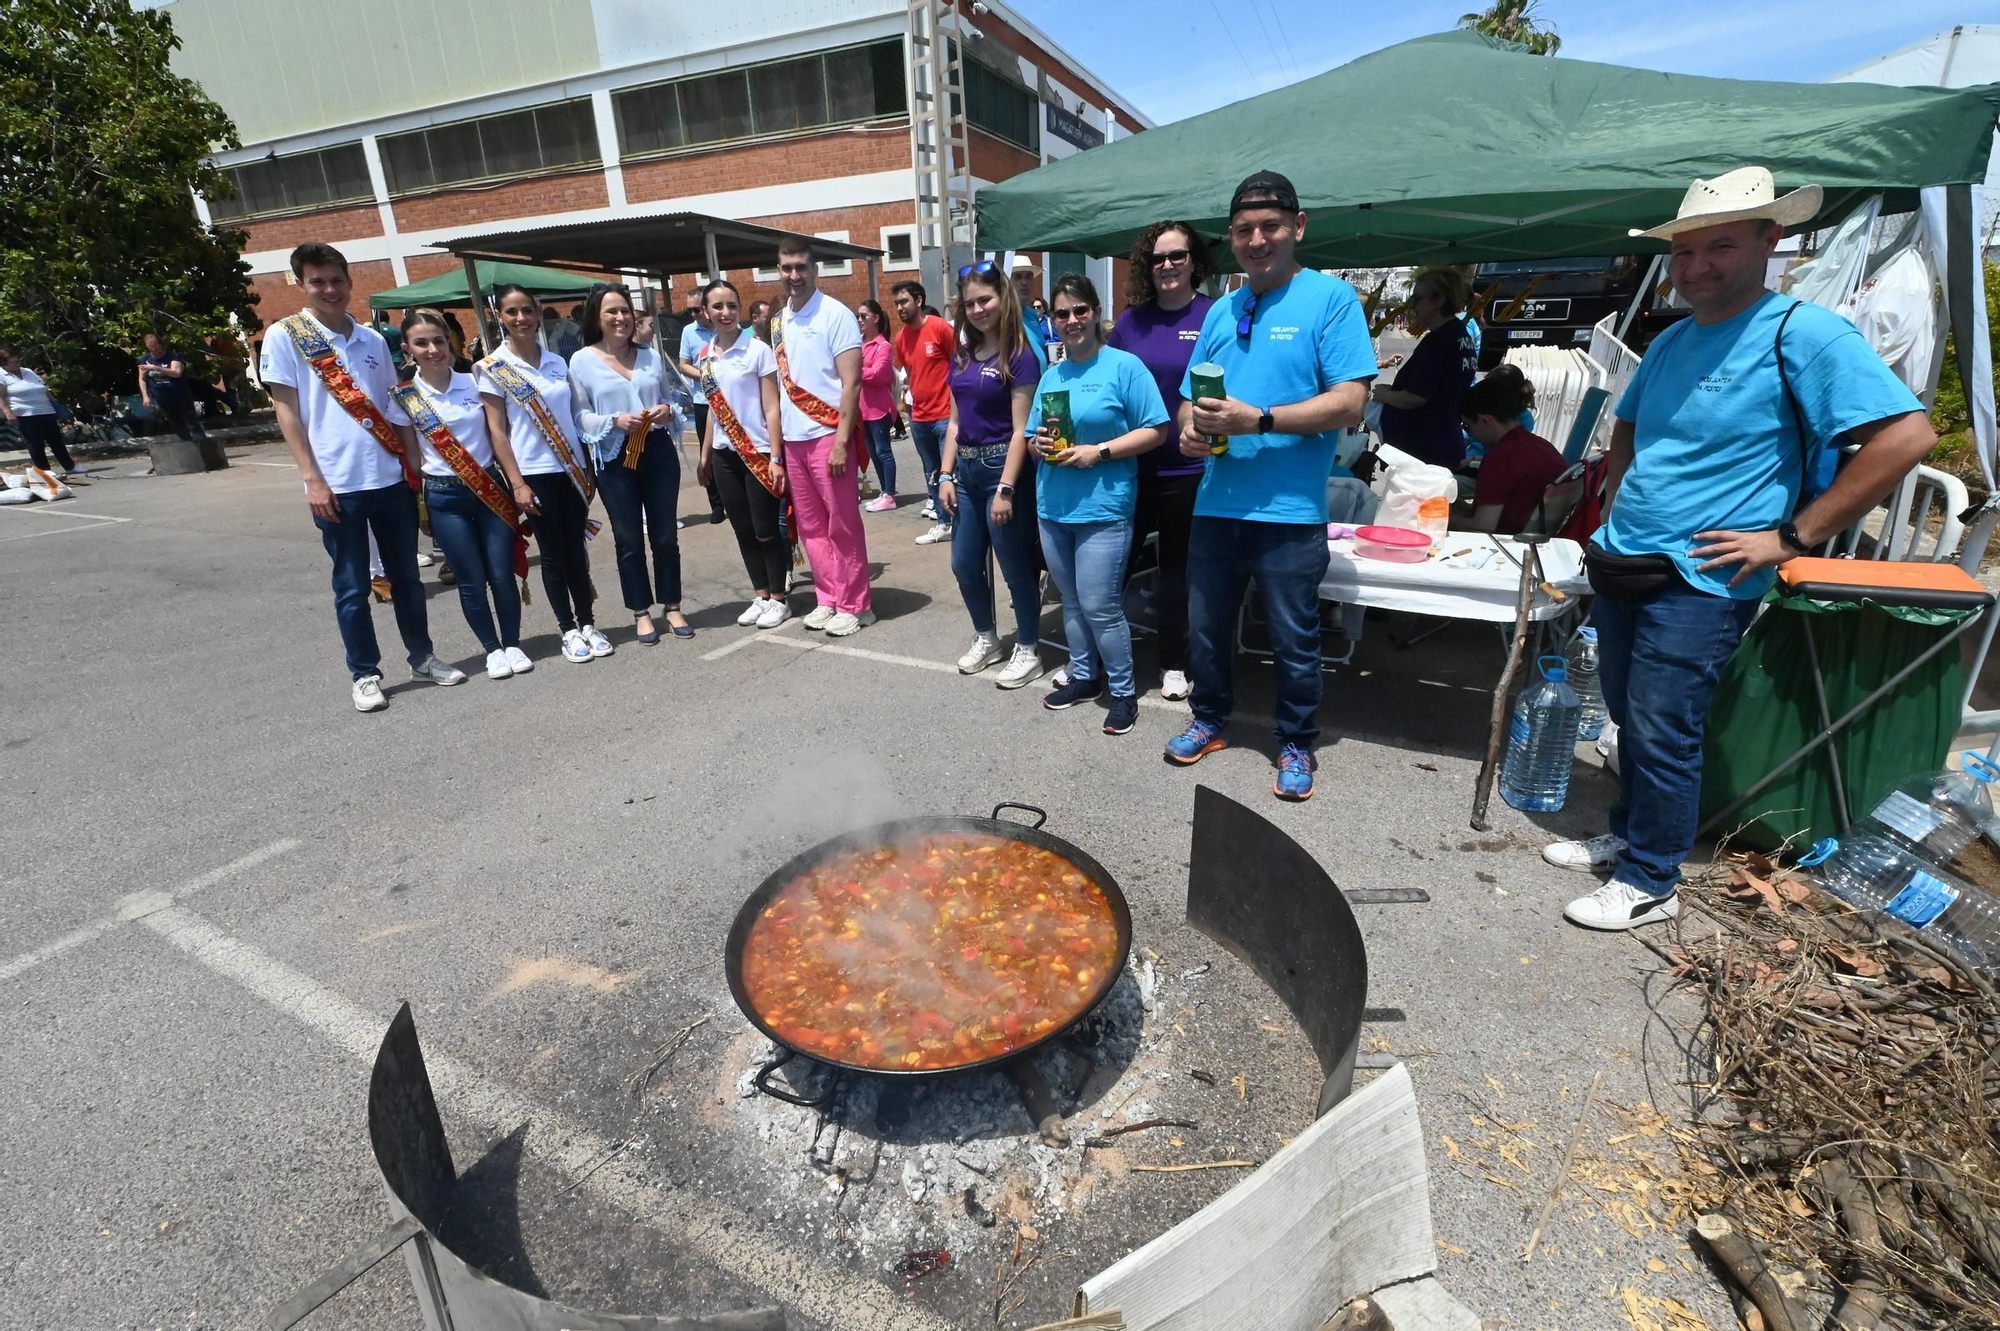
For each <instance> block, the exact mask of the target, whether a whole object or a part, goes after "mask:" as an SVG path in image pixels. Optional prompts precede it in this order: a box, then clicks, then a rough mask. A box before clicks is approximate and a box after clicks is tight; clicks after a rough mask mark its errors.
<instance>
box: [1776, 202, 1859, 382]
mask: <svg viewBox="0 0 2000 1331" xmlns="http://www.w3.org/2000/svg"><path fill="white" fill-rule="evenodd" d="M1881 215H1882V196H1881V195H1879V194H1877V195H1875V196H1874V197H1873V198H1871V199H1869V200H1868V202H1867V204H1866V205H1865V206H1863V207H1860V208H1856V209H1855V210H1854V211H1853V212H1851V213H1849V214H1848V215H1847V218H1846V220H1844V221H1843V222H1841V224H1840V225H1839V226H1837V227H1835V228H1834V230H1833V235H1832V236H1831V237H1829V238H1828V239H1827V241H1826V243H1825V244H1823V245H1821V246H1820V247H1819V253H1817V254H1815V255H1813V257H1812V258H1810V259H1807V260H1806V261H1805V262H1804V263H1802V264H1800V265H1798V266H1797V267H1796V268H1793V269H1792V270H1791V271H1790V272H1788V273H1786V274H1785V280H1784V285H1783V286H1782V287H1781V288H1780V289H1781V290H1783V291H1785V292H1787V293H1789V294H1791V295H1794V296H1797V297H1798V298H1799V299H1800V300H1809V301H1811V302H1812V303H1813V304H1815V305H1824V306H1826V308H1828V309H1829V310H1837V309H1839V308H1840V307H1841V306H1842V305H1845V304H1846V303H1847V302H1848V300H1849V299H1850V298H1851V297H1852V296H1853V295H1854V290H1855V288H1856V287H1858V286H1860V285H1861V270H1862V269H1863V268H1864V267H1866V266H1867V263H1868V239H1869V236H1870V234H1871V233H1872V232H1873V231H1874V229H1875V219H1876V218H1878V217H1880V216H1881ZM1879 349H1880V348H1877V350H1879Z"/></svg>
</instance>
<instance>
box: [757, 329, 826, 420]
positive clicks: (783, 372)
mask: <svg viewBox="0 0 2000 1331" xmlns="http://www.w3.org/2000/svg"><path fill="white" fill-rule="evenodd" d="M789 313H790V311H789V310H786V309H780V310H778V311H777V312H776V313H775V314H773V315H772V316H771V341H772V342H773V343H774V344H775V350H776V351H777V354H778V382H779V383H780V384H781V385H783V386H784V390H785V396H786V397H789V398H790V399H791V400H792V405H793V406H795V407H797V408H798V409H799V410H800V411H802V412H804V413H805V415H806V417H807V418H808V419H809V420H814V421H817V422H819V423H820V424H821V425H824V426H826V427H827V428H828V429H830V430H837V429H839V428H840V408H838V407H836V406H833V405H831V404H829V403H827V402H824V401H822V400H820V399H819V398H817V397H815V396H813V395H812V394H811V393H809V392H807V391H806V390H805V389H803V388H801V387H799V386H798V385H797V384H795V383H793V382H792V363H791V360H790V359H789V358H788V357H787V356H786V354H785V323H786V316H787V315H788V314H789Z"/></svg>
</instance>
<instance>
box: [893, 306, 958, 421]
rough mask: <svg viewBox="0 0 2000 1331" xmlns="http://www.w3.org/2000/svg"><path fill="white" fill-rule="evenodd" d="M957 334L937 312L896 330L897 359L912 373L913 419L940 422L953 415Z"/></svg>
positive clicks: (911, 412) (911, 398)
mask: <svg viewBox="0 0 2000 1331" xmlns="http://www.w3.org/2000/svg"><path fill="white" fill-rule="evenodd" d="M957 350H958V335H957V334H956V333H954V332H952V329H951V325H950V324H948V323H946V322H945V321H944V320H942V319H940V318H938V317H937V316H936V315H935V314H927V315H925V316H924V317H923V319H922V320H921V321H920V322H919V323H917V324H915V325H911V324H904V325H903V326H902V327H901V328H899V329H897V330H896V361H897V363H898V364H900V365H901V366H902V367H903V368H904V369H906V370H908V371H909V372H910V419H911V420H918V421H941V420H944V419H945V418H946V417H948V416H950V415H951V389H950V388H949V387H948V386H947V385H946V384H945V377H946V376H947V375H948V374H949V373H950V372H951V357H952V353H953V352H955V351H957Z"/></svg>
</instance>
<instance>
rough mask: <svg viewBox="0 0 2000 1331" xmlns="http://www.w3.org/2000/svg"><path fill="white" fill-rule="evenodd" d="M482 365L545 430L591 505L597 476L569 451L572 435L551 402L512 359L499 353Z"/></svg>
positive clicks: (570, 475)
mask: <svg viewBox="0 0 2000 1331" xmlns="http://www.w3.org/2000/svg"><path fill="white" fill-rule="evenodd" d="M479 368H480V369H481V370H484V371H485V372H486V375H487V377H488V378H490V379H492V380H493V382H494V383H496V384H498V385H499V386H500V391H501V392H503V393H505V394H506V395H507V396H508V397H510V398H512V399H514V401H515V403H516V404H517V405H518V406H520V407H521V408H522V409H523V410H524V411H526V412H527V413H528V414H529V415H530V416H532V417H533V418H534V421H535V425H536V426H537V427H538V428H539V429H540V430H541V432H542V438H543V439H545V440H547V441H548V445H549V451H550V452H552V453H554V454H555V455H556V461H558V462H560V463H562V467H563V470H564V471H566V472H568V473H569V479H570V483H571V484H573V485H575V486H576V489H577V493H578V494H580V495H582V496H583V502H584V503H585V504H586V505H588V504H589V503H590V501H591V499H592V497H593V496H595V495H596V494H597V479H596V478H595V477H594V476H592V475H591V474H590V473H589V472H587V471H585V470H584V469H583V468H582V467H581V466H579V465H578V464H577V460H576V454H575V453H572V452H571V451H570V447H569V439H568V437H567V436H565V435H564V434H563V428H562V426H561V425H560V424H559V423H558V422H557V421H556V417H555V413H554V412H552V411H550V410H549V404H548V403H546V402H544V401H542V395H541V392H540V391H539V390H538V389H536V387H535V386H534V385H533V384H532V383H529V382H528V376H527V375H525V374H522V373H521V372H520V370H518V369H516V368H515V367H514V366H513V365H512V364H511V363H509V362H507V361H504V360H502V359H501V358H500V356H499V354H498V353H495V354H494V355H491V356H488V357H487V358H486V359H485V360H483V361H481V362H479Z"/></svg>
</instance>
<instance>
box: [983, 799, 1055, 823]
mask: <svg viewBox="0 0 2000 1331" xmlns="http://www.w3.org/2000/svg"><path fill="white" fill-rule="evenodd" d="M1002 809H1019V810H1020V811H1021V812H1022V813H1032V814H1034V815H1035V821H1034V822H1032V823H1030V824H1028V826H1030V827H1040V826H1041V825H1042V824H1043V823H1046V822H1047V821H1048V820H1049V811H1048V810H1047V809H1037V808H1036V807H1035V806H1034V805H1032V804H1016V803H1014V801H1012V800H1002V801H1000V803H998V804H996V805H994V806H993V816H994V817H995V818H998V817H999V816H1000V810H1002Z"/></svg>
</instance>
